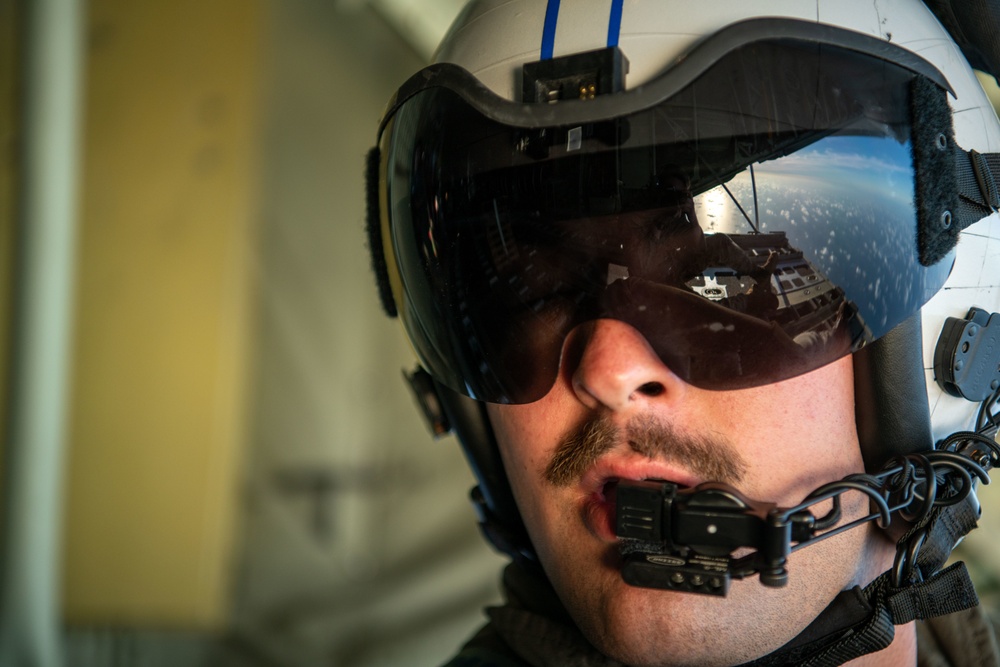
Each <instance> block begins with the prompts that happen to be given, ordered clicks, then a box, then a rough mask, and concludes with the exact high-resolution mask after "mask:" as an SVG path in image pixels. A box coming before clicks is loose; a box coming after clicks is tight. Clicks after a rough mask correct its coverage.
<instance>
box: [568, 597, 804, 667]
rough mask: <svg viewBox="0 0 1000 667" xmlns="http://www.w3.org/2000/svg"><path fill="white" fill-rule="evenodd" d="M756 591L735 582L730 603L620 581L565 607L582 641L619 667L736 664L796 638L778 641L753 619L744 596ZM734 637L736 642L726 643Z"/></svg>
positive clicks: (777, 635) (790, 632) (788, 631)
mask: <svg viewBox="0 0 1000 667" xmlns="http://www.w3.org/2000/svg"><path fill="white" fill-rule="evenodd" d="M754 585H756V586H757V587H758V588H760V585H759V584H758V583H757V582H756V581H737V582H734V583H733V589H732V590H731V593H730V597H727V598H723V597H714V596H705V595H697V594H692V593H679V592H674V591H661V590H655V589H648V588H639V587H634V586H630V585H628V584H626V583H625V582H624V581H622V580H621V579H620V577H619V578H618V580H617V581H611V582H607V583H606V584H605V585H604V586H602V587H601V588H602V589H603V590H602V593H601V594H600V595H597V596H595V597H596V598H598V599H592V600H590V601H587V600H584V599H576V600H574V599H570V600H566V601H565V602H566V606H567V607H568V608H569V611H570V614H571V615H572V616H573V618H574V620H575V621H576V624H577V626H578V627H579V628H580V629H581V631H582V632H583V634H584V636H586V637H587V639H588V641H589V642H590V643H591V644H593V645H594V646H595V647H596V648H597V649H598V650H599V651H600V652H601V653H603V654H604V655H606V656H608V657H610V658H612V659H615V660H618V661H620V662H622V663H623V664H627V665H633V666H634V667H679V666H688V665H690V666H697V667H712V666H714V665H718V666H725V665H738V664H742V663H744V662H748V661H750V660H754V659H756V658H759V657H761V656H762V655H766V654H767V653H770V652H772V651H774V650H775V649H777V648H779V647H780V646H782V645H783V644H784V643H786V642H787V641H788V640H789V639H791V638H792V637H793V636H794V634H796V633H797V631H794V632H793V629H792V628H790V627H785V628H783V630H785V632H786V634H788V636H784V635H781V634H780V632H781V630H782V629H779V628H776V627H775V626H774V624H770V625H769V624H768V623H767V622H766V621H765V622H756V621H754V612H753V609H754V605H753V604H750V603H751V602H752V600H750V599H748V596H750V595H752V594H753V593H758V594H759V593H762V592H763V591H758V590H755V589H751V588H749V587H751V586H754ZM744 586H746V587H748V588H747V589H746V590H742V591H741V590H740V589H741V588H743V587H744ZM577 592H578V593H579V589H577ZM592 593H593V592H592ZM569 597H570V598H574V597H576V596H574V595H570V596H569ZM564 600H565V598H564ZM765 628H769V629H768V630H766V631H764V629H765ZM735 638H739V641H730V640H733V639H735Z"/></svg>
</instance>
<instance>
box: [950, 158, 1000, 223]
mask: <svg viewBox="0 0 1000 667" xmlns="http://www.w3.org/2000/svg"><path fill="white" fill-rule="evenodd" d="M955 171H956V176H957V178H958V195H959V197H958V206H957V209H958V210H956V211H955V212H954V215H955V220H956V222H957V224H958V226H959V228H960V229H965V228H966V227H968V226H969V225H971V224H973V223H975V222H978V221H979V220H981V219H982V218H984V217H986V216H988V215H989V214H990V213H992V212H993V211H996V210H998V209H1000V153H977V152H976V151H965V150H962V149H957V150H956V151H955Z"/></svg>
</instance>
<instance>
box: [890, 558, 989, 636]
mask: <svg viewBox="0 0 1000 667" xmlns="http://www.w3.org/2000/svg"><path fill="white" fill-rule="evenodd" d="M886 604H887V605H888V607H889V610H890V612H891V613H892V619H893V621H894V622H895V624H896V625H902V624H904V623H909V622H910V621H914V620H921V621H922V620H925V619H928V618H934V617H936V616H947V615H948V614H954V613H955V612H959V611H964V610H966V609H969V608H971V607H975V606H976V605H977V604H979V596H977V595H976V589H975V588H974V587H973V585H972V580H971V579H970V578H969V571H968V570H967V569H966V567H965V563H962V562H961V561H959V562H957V563H955V564H953V565H951V566H949V567H947V568H945V569H944V570H941V571H940V572H938V573H936V574H935V575H934V576H932V577H931V578H930V579H928V580H927V581H922V582H920V583H919V584H913V585H910V586H905V587H904V588H899V589H895V590H890V591H888V592H887V595H886Z"/></svg>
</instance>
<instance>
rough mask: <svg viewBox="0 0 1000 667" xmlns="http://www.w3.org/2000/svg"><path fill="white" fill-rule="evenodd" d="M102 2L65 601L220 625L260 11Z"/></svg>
mask: <svg viewBox="0 0 1000 667" xmlns="http://www.w3.org/2000/svg"><path fill="white" fill-rule="evenodd" d="M88 11H89V25H88V45H89V48H88V63H87V67H86V81H85V85H86V87H85V90H86V91H87V93H86V100H85V107H84V108H85V119H84V132H83V136H84V141H85V145H84V153H83V155H84V158H83V163H82V182H81V192H82V215H81V220H80V230H79V238H80V246H79V260H78V261H79V275H78V281H77V304H76V305H77V310H76V339H75V348H74V355H75V361H74V368H73V374H74V385H73V392H72V403H71V423H70V452H69V456H70V459H69V467H68V472H67V495H66V517H65V519H66V532H65V552H64V556H65V573H64V583H65V612H66V616H67V620H68V621H69V622H70V623H72V624H85V625H94V624H103V623H116V622H123V623H124V622H127V624H128V625H129V626H131V627H136V626H142V625H155V626H158V627H202V628H204V627H209V628H210V627H215V626H219V625H221V624H222V623H223V621H224V620H225V618H226V617H227V614H228V604H227V603H228V597H229V586H230V583H231V582H230V573H231V572H232V566H233V545H234V538H235V527H236V520H237V512H236V509H237V508H236V498H237V484H238V477H239V468H240V450H241V446H242V441H243V434H244V424H243V421H244V415H243V414H242V407H243V405H244V402H245V401H244V394H245V385H246V382H247V376H248V372H247V368H246V365H247V362H246V359H247V347H248V342H249V341H248V330H249V319H250V317H249V311H250V307H249V306H250V291H251V275H252V271H251V268H252V262H251V251H252V243H253V241H252V235H253V230H254V218H255V216H256V214H257V212H256V208H255V190H256V185H257V183H256V178H257V166H256V163H255V160H256V153H257V151H256V147H257V142H258V141H259V136H260V132H259V129H258V123H257V120H258V119H257V116H256V109H257V107H258V105H257V99H256V90H257V76H258V56H259V43H260V38H259V28H260V15H261V12H260V8H259V6H258V4H257V2H255V1H254V0H212V2H202V1H201V0H169V1H165V0H161V1H154V2H133V1H132V0H91V2H90V3H89V8H88Z"/></svg>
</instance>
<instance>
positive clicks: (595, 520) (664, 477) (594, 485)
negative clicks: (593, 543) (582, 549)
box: [581, 459, 700, 542]
mask: <svg viewBox="0 0 1000 667" xmlns="http://www.w3.org/2000/svg"><path fill="white" fill-rule="evenodd" d="M647 479H655V480H660V481H665V482H672V483H674V484H677V485H678V486H683V487H690V486H695V485H696V484H698V483H699V481H700V480H697V479H695V478H694V476H693V475H691V474H689V473H687V472H685V471H683V470H680V469H678V468H675V467H673V466H670V465H668V464H665V463H660V462H657V461H652V460H648V459H647V460H644V461H642V462H636V463H624V462H619V463H615V462H611V461H608V462H603V463H601V464H599V465H597V466H595V467H594V468H593V469H591V470H590V471H588V472H587V473H586V474H585V475H584V476H583V479H582V480H581V486H582V489H583V491H584V500H583V517H584V523H585V524H586V525H587V528H588V529H589V530H590V531H591V533H593V534H594V535H595V536H596V537H597V538H598V539H600V540H602V541H604V542H615V541H617V539H618V536H617V535H616V534H615V519H616V516H615V512H616V508H617V507H616V495H617V490H618V483H619V482H621V481H623V480H626V481H640V480H647Z"/></svg>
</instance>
